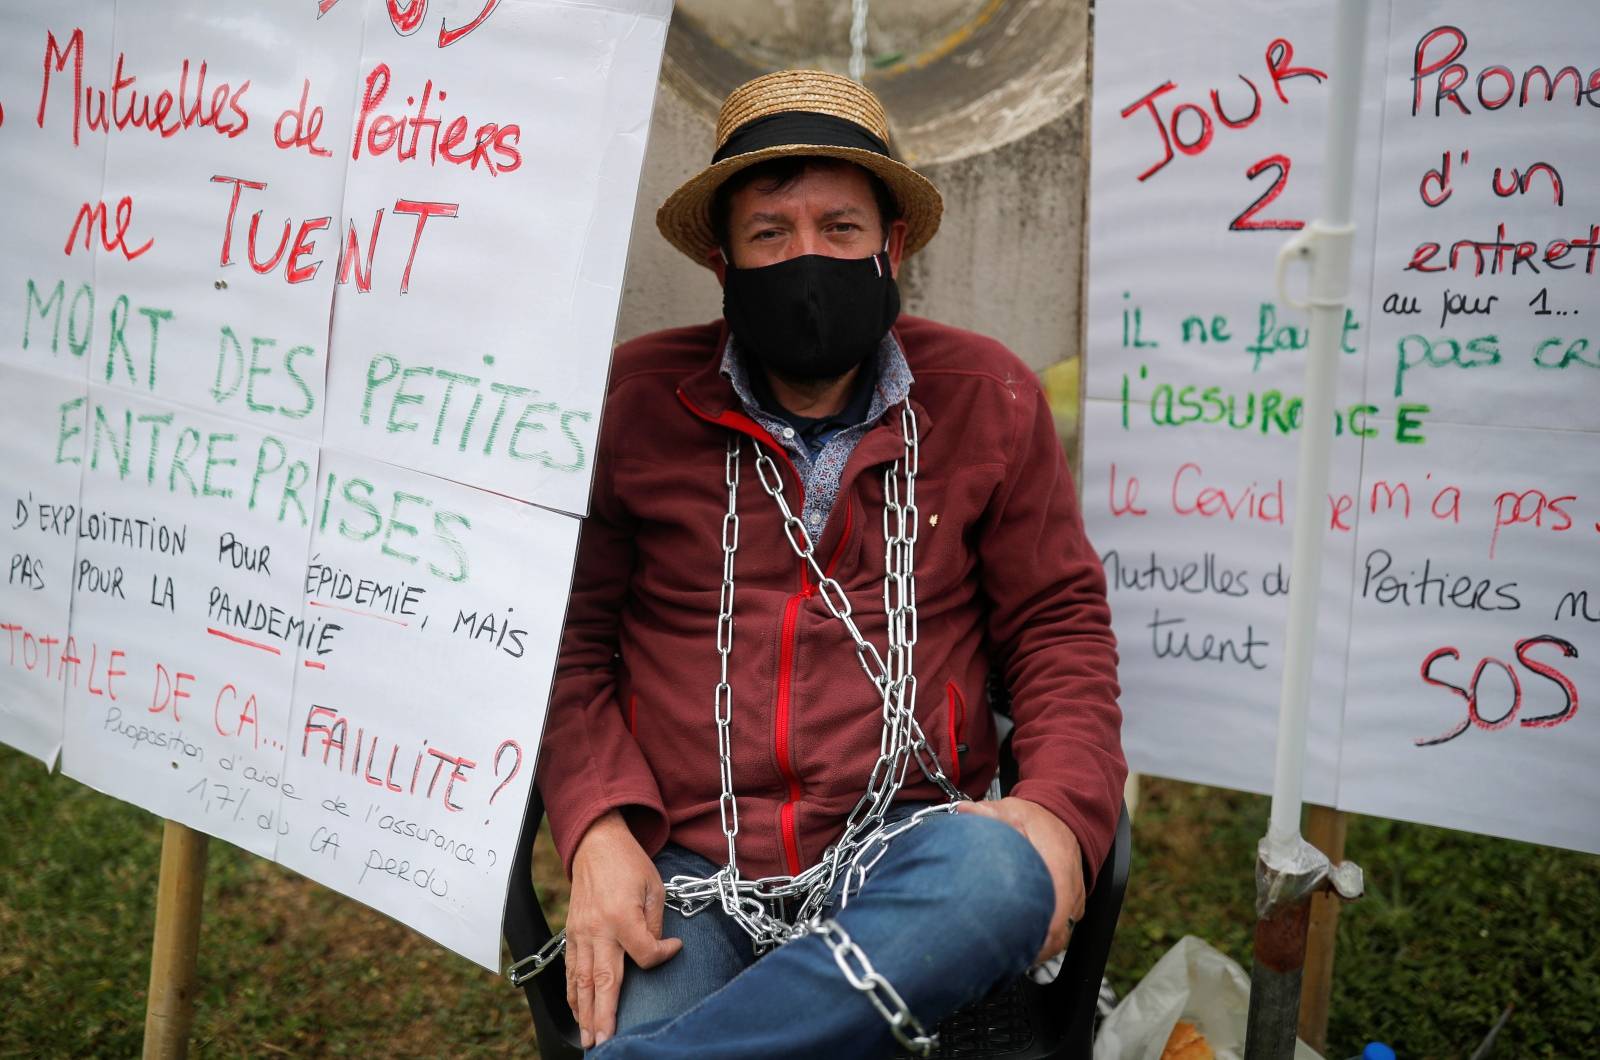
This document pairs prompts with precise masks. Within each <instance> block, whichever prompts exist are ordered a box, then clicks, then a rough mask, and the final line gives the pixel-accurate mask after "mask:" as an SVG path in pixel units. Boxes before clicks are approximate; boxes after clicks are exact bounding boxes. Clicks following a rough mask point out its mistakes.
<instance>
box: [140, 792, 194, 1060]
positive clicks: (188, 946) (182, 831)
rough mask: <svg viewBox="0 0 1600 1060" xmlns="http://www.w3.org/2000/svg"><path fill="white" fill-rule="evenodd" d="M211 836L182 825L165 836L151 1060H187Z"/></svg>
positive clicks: (147, 1036) (148, 1013) (153, 957)
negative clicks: (208, 846) (185, 1058)
mask: <svg viewBox="0 0 1600 1060" xmlns="http://www.w3.org/2000/svg"><path fill="white" fill-rule="evenodd" d="M205 882H206V836H205V835H204V834H203V833H201V832H196V831H194V830H192V829H190V828H186V827H184V826H183V825H181V824H178V823H177V822H176V821H168V822H166V827H165V829H164V830H163V832H162V835H161V880H160V882H159V883H158V884H157V886H156V937H155V943H154V945H153V946H152V947H151V950H150V997H149V1001H148V1002H147V1004H146V1007H145V1015H144V1055H145V1058H146V1060H182V1058H183V1057H184V1056H185V1055H187V1053H188V1051H189V1028H190V1025H191V1024H192V1022H193V1020H194V995H195V954H196V952H197V951H198V950H199V947H200V903H201V899H202V897H203V896H204V894H205Z"/></svg>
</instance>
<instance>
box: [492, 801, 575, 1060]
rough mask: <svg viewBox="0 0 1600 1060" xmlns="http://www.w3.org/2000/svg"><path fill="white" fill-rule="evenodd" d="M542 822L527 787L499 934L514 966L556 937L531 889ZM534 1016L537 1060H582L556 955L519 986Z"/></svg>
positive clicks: (563, 966)
mask: <svg viewBox="0 0 1600 1060" xmlns="http://www.w3.org/2000/svg"><path fill="white" fill-rule="evenodd" d="M542 820H544V799H543V798H542V797H541V796H540V794H539V786H538V785H537V784H533V785H530V787H529V792H528V812H527V814H526V815H525V816H524V817H523V820H522V835H521V836H520V837H519V838H518V840H517V851H516V856H515V857H514V858H512V861H511V882H510V886H509V887H507V889H506V911H505V922H504V925H503V927H502V933H503V934H504V935H505V940H506V945H507V947H508V948H509V949H510V950H511V959H512V961H513V962H515V961H519V960H522V959H523V958H525V957H531V956H532V955H533V954H535V953H538V952H539V949H540V947H542V946H543V945H544V944H545V943H547V942H549V941H550V939H551V938H553V937H554V935H555V933H554V932H553V931H551V930H550V922H549V921H548V920H546V919H545V915H544V909H543V907H542V906H540V904H539V893H538V891H537V890H535V889H534V885H533V841H534V837H536V836H537V835H538V834H539V822H540V821H542ZM522 991H523V993H524V994H525V995H526V996H527V999H528V1010H529V1011H530V1012H531V1013H532V1015H533V1026H534V1032H535V1034H536V1035H537V1036H538V1040H539V1055H540V1056H541V1057H543V1058H544V1060H581V1058H582V1056H583V1049H582V1047H581V1046H580V1044H579V1042H580V1039H579V1036H578V1021H577V1020H576V1019H574V1018H573V1015H572V1010H571V1009H570V1008H568V1007H567V963H566V959H565V956H558V957H556V959H555V960H554V961H552V962H550V964H549V965H547V966H546V967H545V969H544V971H542V972H540V973H539V974H538V975H536V976H534V977H533V978H532V979H529V980H528V981H527V982H525V983H523V984H522Z"/></svg>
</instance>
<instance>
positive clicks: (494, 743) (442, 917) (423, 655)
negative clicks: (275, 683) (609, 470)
mask: <svg viewBox="0 0 1600 1060" xmlns="http://www.w3.org/2000/svg"><path fill="white" fill-rule="evenodd" d="M320 482H321V485H320V494H319V498H318V502H317V516H316V530H315V534H314V537H313V541H312V558H311V563H310V565H309V567H308V568H307V570H306V574H305V585H304V589H305V603H306V613H307V616H308V621H309V620H310V618H311V616H315V618H316V620H317V621H319V622H322V623H326V624H337V625H338V626H339V627H340V628H339V630H338V635H337V637H335V638H331V639H330V640H329V641H328V642H327V643H326V644H322V643H321V642H312V643H309V644H307V645H306V646H305V647H304V648H303V649H302V652H301V655H302V659H301V664H302V668H301V671H300V673H299V675H298V680H297V681H296V684H295V691H294V709H293V723H292V725H291V727H290V734H289V741H288V742H289V749H288V761H287V765H286V772H285V781H286V784H285V787H286V788H287V787H288V786H290V785H292V786H293V787H294V789H295V791H296V793H297V795H299V797H300V798H299V801H296V802H294V803H292V804H288V803H286V806H285V810H284V813H283V824H282V826H281V827H280V830H279V831H280V835H281V839H280V841H279V845H278V860H279V861H280V862H282V863H283V864H285V865H287V866H289V867H290V868H293V869H295V870H296V871H298V872H302V873H304V874H305V875H307V876H310V877H311V878H312V879H315V880H318V881H320V882H322V883H324V884H327V885H328V886H329V887H332V888H334V889H335V890H338V891H341V892H343V893H344V894H348V895H351V896H352V897H355V898H357V899H358V900H360V901H362V902H365V903H366V904H367V905H370V906H373V907H374V908H376V909H380V910H382V911H383V912H385V913H388V914H389V915H391V916H393V917H395V918H396V919H398V920H401V921H403V922H404V923H406V924H408V925H410V926H411V927H413V928H415V929H417V930H418V931H421V932H422V933H423V934H425V935H427V936H429V937H430V938H432V939H434V940H435V941H437V942H439V943H441V944H443V945H445V946H447V947H449V948H450V949H452V950H454V951H456V952H457V953H460V954H463V955H464V956H466V957H468V958H470V959H472V960H474V961H476V962H478V963H479V964H481V965H483V966H484V967H486V968H490V969H497V968H498V966H499V960H500V918H501V913H502V911H503V910H504V908H505V896H506V881H507V878H508V872H509V870H510V865H511V860H512V856H513V854H514V848H515V845H516V842H517V838H518V834H519V831H520V829H521V824H522V817H523V811H524V809H525V808H526V805H527V799H528V790H529V789H528V785H529V784H530V783H531V781H532V777H533V767H534V762H535V761H536V759H537V757H538V744H539V736H540V734H541V732H542V731H543V728H544V715H545V708H546V703H547V699H548V697H549V691H550V681H551V678H552V676H553V674H554V668H555V651H556V644H557V641H558V639H559V637H560V633H561V624H562V620H563V618H564V617H565V600H566V594H567V589H568V585H569V584H570V580H571V571H572V561H573V555H574V552H575V549H576V544H577V534H578V520H577V519H575V518H573V517H571V516H567V515H562V514H558V513H555V512H550V511H547V510H545V509H542V508H538V507H535V506H533V505H529V504H523V503H521V502H518V501H513V500H509V499H507V498H504V497H497V496H493V495H491V494H487V493H484V492H481V491H479V490H475V489H471V488H469V487H465V486H461V485H458V484H456V483H452V482H447V481H444V480H442V479H437V478H433V477H431V476H428V475H423V474H419V473H416V472H412V471H404V470H401V469H399V468H395V467H392V466H389V465H385V464H380V463H377V462H375V461H368V460H365V459H362V458H359V457H353V456H348V455H345V454H342V453H337V452H334V451H329V452H328V453H326V454H325V455H324V458H323V461H322V472H321V479H320Z"/></svg>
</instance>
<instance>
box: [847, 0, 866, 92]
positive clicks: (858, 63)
mask: <svg viewBox="0 0 1600 1060" xmlns="http://www.w3.org/2000/svg"><path fill="white" fill-rule="evenodd" d="M866 72H867V0H851V3H850V79H851V80H852V81H860V80H861V78H862V77H863V76H865V75H866Z"/></svg>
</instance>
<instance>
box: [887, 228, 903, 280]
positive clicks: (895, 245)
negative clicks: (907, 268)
mask: <svg viewBox="0 0 1600 1060" xmlns="http://www.w3.org/2000/svg"><path fill="white" fill-rule="evenodd" d="M905 249H906V223H905V222H904V221H896V222H895V223H894V224H892V225H890V226H889V275H891V276H898V275H900V259H901V258H903V257H905Z"/></svg>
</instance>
